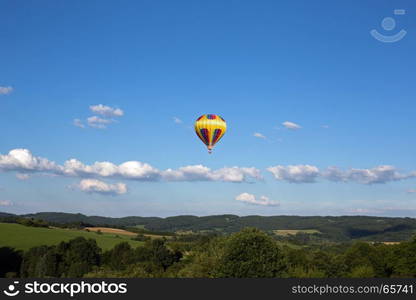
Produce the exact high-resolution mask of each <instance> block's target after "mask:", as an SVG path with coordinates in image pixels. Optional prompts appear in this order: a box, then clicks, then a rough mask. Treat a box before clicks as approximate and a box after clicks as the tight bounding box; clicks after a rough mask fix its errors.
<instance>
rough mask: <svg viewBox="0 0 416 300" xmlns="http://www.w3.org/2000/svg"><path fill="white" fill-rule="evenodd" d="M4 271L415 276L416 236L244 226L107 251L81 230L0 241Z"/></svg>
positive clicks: (148, 275) (72, 274) (119, 274)
mask: <svg viewBox="0 0 416 300" xmlns="http://www.w3.org/2000/svg"><path fill="white" fill-rule="evenodd" d="M0 261H1V262H2V264H1V268H0V276H2V277H143V278H156V277H178V278H184V277H185V278H192V277H196V278H201V277H202V278H220V277H235V278H239V277H242V278H254V277H269V278H270V277H283V278H287V277H297V278H306V277H314V278H316V277H331V278H336V277H383V278H385V277H416V238H414V239H411V240H409V241H406V242H402V243H400V244H395V245H385V244H382V243H374V244H372V243H365V242H355V243H353V244H334V245H328V246H322V245H321V246H320V247H306V246H304V247H301V246H297V247H294V246H293V245H290V244H282V243H281V242H278V241H276V240H275V239H273V238H272V237H271V236H270V235H268V234H266V233H265V232H262V231H260V230H258V229H254V228H246V229H243V230H242V231H241V232H238V233H234V234H232V235H229V236H198V237H196V236H195V237H194V239H193V240H192V241H186V240H180V239H176V240H166V239H153V240H149V241H146V242H145V244H144V246H140V247H137V248H132V247H131V246H130V244H128V243H126V242H123V243H120V244H118V245H116V246H115V247H114V248H113V249H111V250H108V251H105V252H102V251H101V249H100V248H99V247H98V246H97V244H96V242H95V240H92V239H89V240H86V239H84V238H76V239H73V240H71V241H69V242H62V243H60V244H59V245H56V246H41V247H34V248H31V249H30V250H28V251H26V252H24V253H22V252H17V251H14V250H13V249H10V248H7V247H3V248H0Z"/></svg>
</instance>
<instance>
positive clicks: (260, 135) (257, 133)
mask: <svg viewBox="0 0 416 300" xmlns="http://www.w3.org/2000/svg"><path fill="white" fill-rule="evenodd" d="M253 136H254V137H256V138H259V139H265V138H266V137H265V136H264V135H263V134H261V133H259V132H255V133H254V134H253Z"/></svg>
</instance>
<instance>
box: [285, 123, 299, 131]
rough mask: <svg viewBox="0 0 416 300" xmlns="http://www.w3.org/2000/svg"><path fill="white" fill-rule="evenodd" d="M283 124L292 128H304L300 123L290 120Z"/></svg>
mask: <svg viewBox="0 0 416 300" xmlns="http://www.w3.org/2000/svg"><path fill="white" fill-rule="evenodd" d="M282 125H283V126H284V127H286V128H287V129H290V130H298V129H301V128H302V126H300V125H299V124H296V123H293V122H289V121H286V122H283V123H282Z"/></svg>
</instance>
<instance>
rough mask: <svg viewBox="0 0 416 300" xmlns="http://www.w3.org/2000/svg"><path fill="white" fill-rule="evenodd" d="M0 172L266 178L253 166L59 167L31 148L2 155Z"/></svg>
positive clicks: (145, 178) (190, 178)
mask: <svg viewBox="0 0 416 300" xmlns="http://www.w3.org/2000/svg"><path fill="white" fill-rule="evenodd" d="M0 171H16V172H20V173H34V172H41V173H47V174H53V175H61V176H69V177H82V178H88V177H89V178H92V177H101V178H120V179H130V180H138V181H161V180H165V181H224V182H244V181H249V180H251V179H261V178H262V177H261V174H260V170H258V169H256V168H253V167H251V168H244V167H225V168H221V169H217V170H211V169H210V168H208V167H205V166H202V165H193V166H185V167H180V168H178V169H177V170H173V169H167V170H158V169H157V168H155V167H153V166H151V165H150V164H147V163H144V162H140V161H127V162H124V163H121V164H119V165H116V164H114V163H111V162H107V161H104V162H95V163H93V164H92V165H86V164H84V163H82V162H81V161H79V160H77V159H75V158H72V159H69V160H67V161H66V162H64V164H63V165H58V164H56V163H55V162H52V161H49V160H48V159H46V158H42V157H36V156H33V155H32V153H31V152H30V151H29V150H27V149H14V150H11V151H10V152H9V154H6V155H0Z"/></svg>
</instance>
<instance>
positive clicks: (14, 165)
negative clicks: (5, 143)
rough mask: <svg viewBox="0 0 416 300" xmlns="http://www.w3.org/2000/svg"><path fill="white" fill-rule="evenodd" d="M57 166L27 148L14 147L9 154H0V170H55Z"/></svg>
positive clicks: (57, 168)
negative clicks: (34, 154) (36, 155)
mask: <svg viewBox="0 0 416 300" xmlns="http://www.w3.org/2000/svg"><path fill="white" fill-rule="evenodd" d="M59 168H60V167H59V166H58V165H57V164H56V163H54V162H51V161H49V160H47V159H46V158H42V157H35V156H33V155H32V153H31V152H30V151H29V150H27V149H14V150H11V151H10V152H9V154H6V155H1V154H0V171H18V172H47V171H52V172H56V171H57V170H59Z"/></svg>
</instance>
